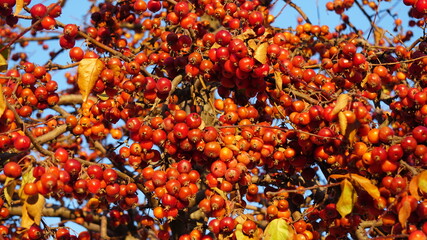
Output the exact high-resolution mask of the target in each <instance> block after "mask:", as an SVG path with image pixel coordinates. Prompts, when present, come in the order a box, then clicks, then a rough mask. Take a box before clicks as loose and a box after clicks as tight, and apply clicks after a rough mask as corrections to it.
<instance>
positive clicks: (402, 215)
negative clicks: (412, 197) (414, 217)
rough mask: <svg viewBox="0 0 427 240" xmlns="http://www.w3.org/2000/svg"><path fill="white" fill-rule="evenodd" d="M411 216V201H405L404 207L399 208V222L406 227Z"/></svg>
mask: <svg viewBox="0 0 427 240" xmlns="http://www.w3.org/2000/svg"><path fill="white" fill-rule="evenodd" d="M409 216H411V203H410V202H408V201H404V202H403V204H402V207H401V208H400V209H399V216H398V217H399V222H400V224H402V227H403V228H406V222H407V220H408V218H409Z"/></svg>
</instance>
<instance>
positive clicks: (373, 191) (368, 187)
mask: <svg viewBox="0 0 427 240" xmlns="http://www.w3.org/2000/svg"><path fill="white" fill-rule="evenodd" d="M329 178H333V179H340V178H347V179H350V180H352V181H353V182H355V183H357V184H358V185H360V186H361V187H362V188H363V189H364V190H365V191H366V192H368V194H369V195H371V197H372V198H373V199H377V198H379V197H380V196H381V195H380V191H379V190H378V188H377V186H375V185H374V184H372V182H371V180H369V179H367V178H365V177H362V176H360V175H357V174H332V175H330V176H329ZM353 184H354V183H353Z"/></svg>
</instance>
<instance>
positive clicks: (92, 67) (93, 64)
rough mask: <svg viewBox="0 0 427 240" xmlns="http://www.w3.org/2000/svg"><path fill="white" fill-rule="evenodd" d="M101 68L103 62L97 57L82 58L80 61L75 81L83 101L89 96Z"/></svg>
mask: <svg viewBox="0 0 427 240" xmlns="http://www.w3.org/2000/svg"><path fill="white" fill-rule="evenodd" d="M103 68H104V63H103V62H102V61H101V60H99V59H98V58H84V59H82V60H81V61H80V63H79V67H78V69H77V73H78V78H77V83H78V86H79V89H80V93H81V94H82V98H83V101H84V102H86V100H87V98H88V97H89V94H90V92H91V91H92V88H93V86H94V85H95V82H96V80H98V77H99V75H100V74H101V71H102V69H103Z"/></svg>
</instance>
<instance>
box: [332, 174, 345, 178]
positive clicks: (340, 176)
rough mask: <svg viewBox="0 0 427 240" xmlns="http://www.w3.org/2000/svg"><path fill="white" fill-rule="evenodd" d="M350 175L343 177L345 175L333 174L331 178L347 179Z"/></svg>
mask: <svg viewBox="0 0 427 240" xmlns="http://www.w3.org/2000/svg"><path fill="white" fill-rule="evenodd" d="M347 177H348V175H343V174H332V175H329V178H333V179H340V178H347Z"/></svg>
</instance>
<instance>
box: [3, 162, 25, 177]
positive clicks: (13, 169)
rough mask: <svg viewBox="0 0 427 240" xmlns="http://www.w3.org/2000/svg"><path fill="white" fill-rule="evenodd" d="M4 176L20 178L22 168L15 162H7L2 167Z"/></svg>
mask: <svg viewBox="0 0 427 240" xmlns="http://www.w3.org/2000/svg"><path fill="white" fill-rule="evenodd" d="M3 171H4V174H5V175H6V176H7V177H10V178H17V177H20V176H21V173H22V168H21V166H19V164H18V163H16V162H8V163H6V165H4V169H3Z"/></svg>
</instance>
